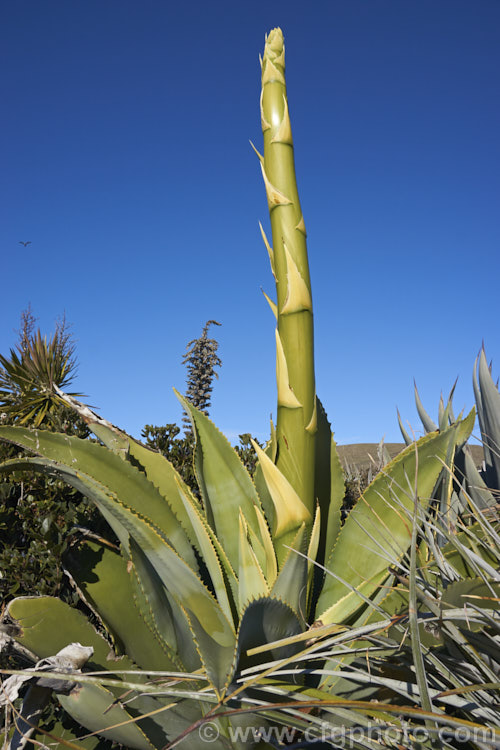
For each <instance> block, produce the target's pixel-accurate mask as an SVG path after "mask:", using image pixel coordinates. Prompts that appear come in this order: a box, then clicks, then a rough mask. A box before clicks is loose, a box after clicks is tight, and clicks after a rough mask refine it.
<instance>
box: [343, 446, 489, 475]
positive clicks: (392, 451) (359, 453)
mask: <svg viewBox="0 0 500 750" xmlns="http://www.w3.org/2000/svg"><path fill="white" fill-rule="evenodd" d="M385 447H386V448H387V450H388V451H389V455H390V456H391V458H394V456H397V454H398V453H400V452H401V451H402V450H403V448H404V447H405V444H404V443H385ZM337 448H338V452H339V456H340V460H341V461H342V463H343V465H344V466H346V465H349V466H350V467H351V468H354V467H356V468H357V469H359V470H360V471H363V470H366V469H368V468H369V467H370V466H373V465H374V464H373V462H375V463H377V458H378V454H377V448H378V444H377V443H354V444H352V445H339V446H337ZM469 448H470V449H471V451H472V457H473V458H474V461H475V463H476V466H480V465H481V463H482V461H483V449H482V447H481V446H480V445H469ZM370 456H371V457H372V459H373V461H372V460H371V458H370Z"/></svg>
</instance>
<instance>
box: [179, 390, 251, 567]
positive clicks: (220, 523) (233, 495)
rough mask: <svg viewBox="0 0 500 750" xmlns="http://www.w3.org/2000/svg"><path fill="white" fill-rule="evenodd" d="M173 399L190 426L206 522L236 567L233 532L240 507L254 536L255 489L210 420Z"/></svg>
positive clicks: (185, 404) (235, 548)
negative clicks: (210, 525) (196, 452)
mask: <svg viewBox="0 0 500 750" xmlns="http://www.w3.org/2000/svg"><path fill="white" fill-rule="evenodd" d="M177 397H178V398H179V400H180V402H181V403H182V405H183V407H184V408H185V410H186V412H187V413H188V414H189V416H190V418H191V421H192V423H193V426H194V430H195V435H196V443H197V450H198V463H197V472H198V473H199V474H200V475H201V482H200V484H201V485H202V486H203V488H204V490H205V493H206V502H207V503H208V506H209V507H207V508H206V511H207V519H208V521H209V523H212V519H213V524H214V531H215V533H216V535H217V538H218V539H219V541H220V543H221V545H222V546H223V547H224V550H225V551H226V554H227V556H228V558H229V560H230V562H231V565H232V566H233V568H234V569H235V570H236V569H237V567H238V560H239V550H238V535H237V534H235V533H234V525H235V520H236V518H237V517H238V515H239V511H240V508H241V510H242V511H243V513H244V515H245V518H246V519H247V521H248V523H249V524H252V527H253V530H254V531H255V533H258V530H259V529H258V525H257V520H256V517H255V513H254V506H257V507H259V508H260V507H261V506H260V500H259V497H258V495H257V490H256V489H255V486H254V484H253V482H252V480H251V478H250V475H249V474H248V472H247V470H246V468H245V467H244V465H243V464H242V462H241V460H240V458H239V456H238V454H237V453H236V451H235V450H234V448H233V447H232V446H231V445H230V443H229V442H228V440H227V438H225V437H224V435H223V434H222V433H221V432H220V431H219V430H218V429H217V428H216V427H215V425H214V424H213V423H212V422H211V421H210V419H209V418H208V417H207V416H206V415H205V414H203V413H202V412H201V411H198V409H196V408H195V407H194V406H193V405H192V404H191V403H190V402H189V401H188V400H187V399H185V398H184V397H183V396H181V395H180V394H178V393H177Z"/></svg>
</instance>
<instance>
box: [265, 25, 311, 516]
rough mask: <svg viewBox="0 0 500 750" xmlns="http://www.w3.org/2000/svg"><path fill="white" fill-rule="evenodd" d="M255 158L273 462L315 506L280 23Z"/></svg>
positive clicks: (305, 295)
mask: <svg viewBox="0 0 500 750" xmlns="http://www.w3.org/2000/svg"><path fill="white" fill-rule="evenodd" d="M260 107H261V120H262V133H263V136H264V155H263V156H260V155H259V156H260V161H261V168H262V175H263V178H264V183H265V187H266V193H267V200H268V205H269V213H270V217H271V229H272V247H271V245H270V244H269V242H268V240H267V238H266V236H265V234H264V231H263V230H262V234H263V238H264V242H265V243H266V247H267V250H268V253H269V257H270V260H271V268H272V271H273V275H274V278H275V280H276V293H277V304H276V308H274V305H273V309H274V311H275V314H276V318H277V329H276V377H277V385H278V415H277V425H276V437H277V461H276V463H277V466H278V468H279V469H280V470H281V471H282V473H283V474H284V475H285V476H286V478H287V479H288V481H289V482H290V483H291V485H292V486H293V488H294V489H295V491H296V492H297V494H298V495H299V497H300V498H301V500H302V501H303V503H304V504H305V505H306V507H307V508H308V509H309V510H310V511H313V509H314V502H315V498H314V465H315V460H314V458H315V434H316V430H317V413H316V392H315V379H314V335H313V312H312V297H311V282H310V277H309V264H308V259H307V246H306V230H305V224H304V218H303V216H302V210H301V207H300V201H299V194H298V190H297V181H296V177H295V163H294V153H293V140H292V130H291V126H290V118H289V114H288V101H287V93H286V83H285V48H284V43H283V33H282V31H281V29H279V28H278V29H273V30H272V31H271V32H270V33H269V35H268V36H267V38H266V44H265V49H264V56H263V58H262V93H261V100H260Z"/></svg>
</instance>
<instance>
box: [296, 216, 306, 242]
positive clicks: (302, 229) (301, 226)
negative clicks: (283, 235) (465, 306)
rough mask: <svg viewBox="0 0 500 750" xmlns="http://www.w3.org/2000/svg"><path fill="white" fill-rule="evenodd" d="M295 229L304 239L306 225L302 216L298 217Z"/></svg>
mask: <svg viewBox="0 0 500 750" xmlns="http://www.w3.org/2000/svg"><path fill="white" fill-rule="evenodd" d="M295 229H298V230H299V232H302V234H303V235H304V237H306V236H307V232H306V225H305V223H304V217H303V216H302V214H301V216H300V221H299V223H298V224H297V226H296V227H295Z"/></svg>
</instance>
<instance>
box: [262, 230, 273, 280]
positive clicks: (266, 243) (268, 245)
mask: <svg viewBox="0 0 500 750" xmlns="http://www.w3.org/2000/svg"><path fill="white" fill-rule="evenodd" d="M259 227H260V233H261V235H262V239H263V240H264V245H265V246H266V250H267V254H268V255H269V261H270V263H271V271H272V272H273V276H274V278H275V279H276V269H275V267H274V251H273V249H272V247H271V245H270V244H269V240H268V239H267V236H266V233H265V232H264V227H263V226H262V224H261V223H260V221H259Z"/></svg>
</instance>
